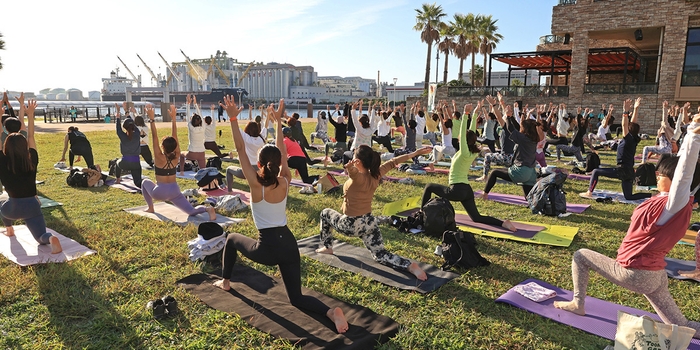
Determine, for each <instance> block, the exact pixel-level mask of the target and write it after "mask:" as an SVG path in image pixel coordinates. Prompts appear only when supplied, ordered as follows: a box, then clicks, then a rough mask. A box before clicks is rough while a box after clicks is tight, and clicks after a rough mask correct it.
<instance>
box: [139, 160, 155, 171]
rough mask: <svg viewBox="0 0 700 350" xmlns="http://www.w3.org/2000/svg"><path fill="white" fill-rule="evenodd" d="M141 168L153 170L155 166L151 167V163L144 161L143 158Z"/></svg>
mask: <svg viewBox="0 0 700 350" xmlns="http://www.w3.org/2000/svg"><path fill="white" fill-rule="evenodd" d="M141 169H145V170H153V167H151V166H150V165H148V163H146V161H143V160H142V161H141Z"/></svg>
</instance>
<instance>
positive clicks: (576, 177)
mask: <svg viewBox="0 0 700 350" xmlns="http://www.w3.org/2000/svg"><path fill="white" fill-rule="evenodd" d="M567 178H569V179H572V180H580V181H591V175H583V174H574V173H569V175H568V176H567Z"/></svg>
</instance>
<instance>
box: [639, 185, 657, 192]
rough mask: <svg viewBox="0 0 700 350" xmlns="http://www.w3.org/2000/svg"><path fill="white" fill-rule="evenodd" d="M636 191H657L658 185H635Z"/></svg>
mask: <svg viewBox="0 0 700 350" xmlns="http://www.w3.org/2000/svg"><path fill="white" fill-rule="evenodd" d="M634 190H635V191H657V189H656V186H639V185H635V187H634Z"/></svg>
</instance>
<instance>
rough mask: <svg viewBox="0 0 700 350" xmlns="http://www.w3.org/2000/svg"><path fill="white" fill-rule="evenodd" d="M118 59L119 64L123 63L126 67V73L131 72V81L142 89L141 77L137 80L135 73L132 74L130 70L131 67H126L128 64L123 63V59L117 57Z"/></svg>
mask: <svg viewBox="0 0 700 350" xmlns="http://www.w3.org/2000/svg"><path fill="white" fill-rule="evenodd" d="M117 59H118V60H119V62H121V63H122V65H123V66H124V68H126V71H127V72H129V75H131V79H134V81H136V85H137V86H138V87H141V75H139V77H138V78H137V77H136V76H135V75H134V73H132V72H131V69H129V67H127V66H126V63H124V61H122V59H121V58H119V56H117Z"/></svg>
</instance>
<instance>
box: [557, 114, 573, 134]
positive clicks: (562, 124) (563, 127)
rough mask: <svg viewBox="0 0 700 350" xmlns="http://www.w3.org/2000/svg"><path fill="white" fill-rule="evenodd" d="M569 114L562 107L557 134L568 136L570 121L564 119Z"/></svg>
mask: <svg viewBox="0 0 700 350" xmlns="http://www.w3.org/2000/svg"><path fill="white" fill-rule="evenodd" d="M567 116H568V114H567V113H566V109H560V110H559V116H558V117H557V135H558V136H563V137H566V135H567V134H568V133H569V127H570V125H569V122H567V121H566V120H564V117H567Z"/></svg>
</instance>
